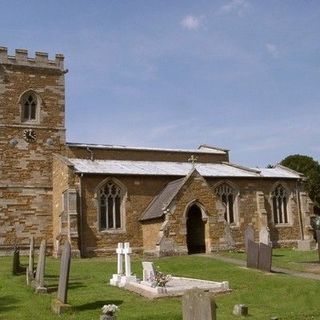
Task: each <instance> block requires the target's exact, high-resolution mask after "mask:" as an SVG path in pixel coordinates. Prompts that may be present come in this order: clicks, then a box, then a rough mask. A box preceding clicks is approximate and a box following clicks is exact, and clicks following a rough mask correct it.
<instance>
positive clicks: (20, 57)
mask: <svg viewBox="0 0 320 320" xmlns="http://www.w3.org/2000/svg"><path fill="white" fill-rule="evenodd" d="M63 61H64V56H63V54H56V56H55V60H49V58H48V53H46V52H36V53H35V57H34V58H31V57H28V50H26V49H16V50H15V55H14V56H11V55H8V48H6V47H0V64H10V65H19V66H20V65H21V66H29V67H40V68H51V69H60V70H63V68H64V67H63Z"/></svg>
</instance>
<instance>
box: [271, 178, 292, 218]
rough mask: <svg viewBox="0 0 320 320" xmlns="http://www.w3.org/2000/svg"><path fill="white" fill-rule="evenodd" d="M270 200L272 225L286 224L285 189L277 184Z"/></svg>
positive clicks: (286, 201) (286, 199)
mask: <svg viewBox="0 0 320 320" xmlns="http://www.w3.org/2000/svg"><path fill="white" fill-rule="evenodd" d="M271 200H272V210H273V221H274V223H275V224H279V223H288V211H287V204H288V196H287V192H286V189H285V188H284V187H283V186H282V185H281V184H279V185H278V186H277V187H276V188H275V189H274V190H273V192H272V193H271Z"/></svg>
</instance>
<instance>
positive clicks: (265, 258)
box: [258, 243, 272, 272]
mask: <svg viewBox="0 0 320 320" xmlns="http://www.w3.org/2000/svg"><path fill="white" fill-rule="evenodd" d="M271 264H272V246H268V245H265V244H264V243H260V247H259V265H258V269H259V270H263V271H267V272H271Z"/></svg>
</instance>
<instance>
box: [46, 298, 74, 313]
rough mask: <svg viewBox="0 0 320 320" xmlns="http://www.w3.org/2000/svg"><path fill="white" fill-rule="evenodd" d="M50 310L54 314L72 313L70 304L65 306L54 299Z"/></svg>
mask: <svg viewBox="0 0 320 320" xmlns="http://www.w3.org/2000/svg"><path fill="white" fill-rule="evenodd" d="M51 310H52V312H53V313H56V314H59V315H60V314H63V313H68V312H71V311H72V307H71V305H70V304H65V303H62V302H61V301H60V300H58V299H54V300H53V301H52V303H51Z"/></svg>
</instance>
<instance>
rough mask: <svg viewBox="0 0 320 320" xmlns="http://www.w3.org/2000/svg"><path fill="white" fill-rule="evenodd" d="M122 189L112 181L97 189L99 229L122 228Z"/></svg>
mask: <svg viewBox="0 0 320 320" xmlns="http://www.w3.org/2000/svg"><path fill="white" fill-rule="evenodd" d="M122 198H123V196H122V190H121V188H120V187H119V186H118V185H117V184H116V183H114V182H113V181H108V182H107V183H106V184H105V185H103V186H102V187H101V188H100V189H99V202H100V230H108V229H121V228H122V217H121V211H122V210H121V209H122V208H121V207H122V200H123V199H122Z"/></svg>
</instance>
